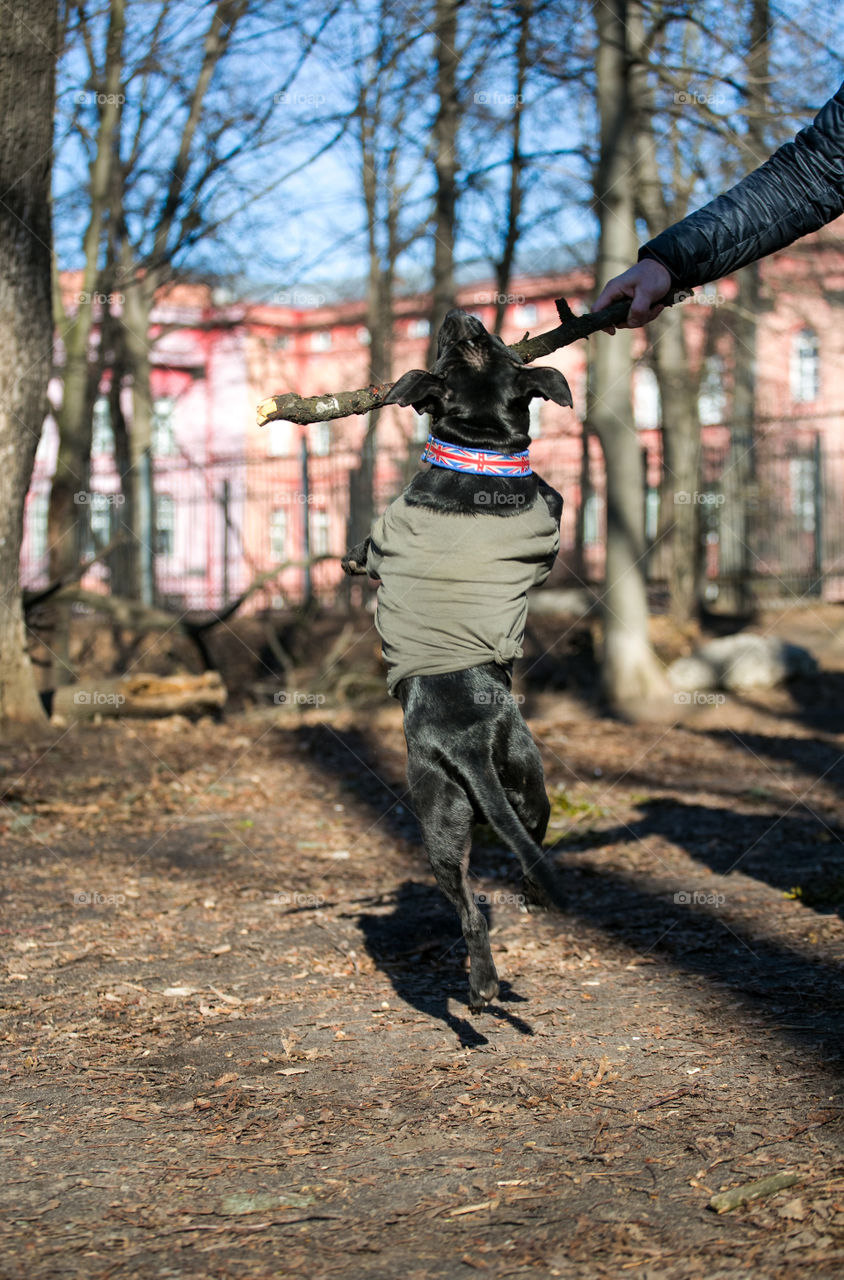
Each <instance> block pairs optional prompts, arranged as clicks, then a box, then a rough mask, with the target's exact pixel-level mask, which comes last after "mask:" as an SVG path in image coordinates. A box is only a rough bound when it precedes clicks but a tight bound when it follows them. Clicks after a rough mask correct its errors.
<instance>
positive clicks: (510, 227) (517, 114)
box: [492, 0, 533, 334]
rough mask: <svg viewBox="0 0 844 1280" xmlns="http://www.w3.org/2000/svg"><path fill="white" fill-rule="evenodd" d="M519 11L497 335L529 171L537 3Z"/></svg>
mask: <svg viewBox="0 0 844 1280" xmlns="http://www.w3.org/2000/svg"><path fill="white" fill-rule="evenodd" d="M516 12H517V15H518V21H519V38H518V44H517V47H516V75H515V81H514V83H515V93H514V95H513V96H514V98H515V102H514V104H513V121H512V125H511V146H510V190H509V192H508V196H507V218H506V222H505V226H504V243H503V245H502V247H501V257H500V258H499V260H498V262H497V263H496V267H495V282H496V285H497V293H496V298H495V322H494V324H493V328H492V331H493V333H497V334H500V333H501V328H502V325H503V324H504V316H505V313H506V311H507V294H508V291H509V285H510V276H511V274H512V271H513V261H514V259H515V256H516V245H517V244H518V242H519V234H520V231H521V226H520V219H521V214H522V198H523V195H524V191H523V188H522V182H523V174H524V168H525V158H524V154H523V152H522V108H523V106H524V99H525V86H526V83H527V78H528V74H529V72H530V65H529V62H528V37H529V35H530V20H531V16H532V13H533V0H519V2H518V3H517V5H516Z"/></svg>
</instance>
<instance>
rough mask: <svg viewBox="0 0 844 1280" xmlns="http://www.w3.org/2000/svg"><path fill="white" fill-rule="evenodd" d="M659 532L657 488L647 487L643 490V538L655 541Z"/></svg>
mask: <svg viewBox="0 0 844 1280" xmlns="http://www.w3.org/2000/svg"><path fill="white" fill-rule="evenodd" d="M658 532H659V489H651V488H648V489H647V490H646V492H645V538H646V539H647V541H648V542H655V541H656V535H657V533H658Z"/></svg>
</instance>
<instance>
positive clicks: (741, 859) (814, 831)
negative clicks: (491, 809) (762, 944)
mask: <svg viewBox="0 0 844 1280" xmlns="http://www.w3.org/2000/svg"><path fill="white" fill-rule="evenodd" d="M639 809H640V810H641V811H642V813H643V815H644V816H643V817H642V818H640V819H639V820H638V821H634V822H630V823H622V824H620V825H619V826H616V827H612V828H610V829H601V830H598V831H590V832H587V833H584V834H583V835H581V836H577V835H575V836H572V837H571V838H570V839H567V840H566V841H565V843H564V844H562V845H561V846H560V847H559V848H558V849H557V850H556V851H557V852H558V853H559V852H568V851H572V852H573V851H583V850H586V849H593V848H601V847H603V846H605V845H610V844H615V843H617V842H618V841H620V840H630V839H632V840H638V841H640V842H641V843H642V844H643V845H644V846H645V848H647V846H648V840H649V839H650V838H652V837H659V838H661V839H665V840H670V841H671V842H672V843H673V844H676V845H678V846H680V847H681V848H682V849H684V850H685V851H686V853H688V855H689V857H691V858H694V860H695V861H696V862H699V863H701V865H702V866H703V867H706V868H708V869H709V870H710V871H714V872H716V874H718V875H722V876H725V875H729V873H730V872H732V871H741V872H742V873H743V874H744V875H747V876H751V877H752V878H753V879H755V880H761V881H763V882H764V883H765V884H769V885H771V886H772V887H773V888H774V889H781V890H782V891H783V892H785V893H789V892H791V891H792V890H793V889H795V887H800V888H803V889H805V888H806V887H807V886H809V888H810V894H811V896H810V897H808V898H804V901H806V902H807V903H809V902H810V903H811V905H812V906H813V907H815V908H816V909H823V907H824V902H823V900H822V892H821V891H822V888H823V886H824V885H826V886H828V889H829V893H830V897H829V899H828V901H827V902H826V904H825V905H826V909H828V910H834V909H835V908H836V906H839V908H840V909H841V910H844V904H839V903H838V902H837V901H836V900H835V890H836V886H837V884H838V882H839V881H842V883H844V858H842V854H844V837H842V833H841V831H840V829H838V828H837V827H835V826H833V825H831V824H830V823H829V822H827V821H826V820H825V819H824V818H822V817H819V816H818V815H816V814H815V813H813V812H811V811H810V810H806V809H804V808H802V807H801V806H795V807H794V809H793V810H792V811H791V812H790V813H785V814H783V813H776V812H771V811H770V810H766V811H765V812H763V813H736V812H735V811H734V810H732V809H729V808H726V807H721V806H713V805H701V804H689V803H687V802H685V801H683V800H676V799H674V798H672V797H666V798H664V799H660V798H654V799H650V800H646V801H643V802H641V803H640V804H639ZM683 887H685V886H683ZM695 887H696V886H693V885H692V886H689V888H692V889H693V888H695ZM801 896H802V895H801Z"/></svg>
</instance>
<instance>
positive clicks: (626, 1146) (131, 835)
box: [0, 610, 844, 1280]
mask: <svg viewBox="0 0 844 1280" xmlns="http://www.w3.org/2000/svg"><path fill="white" fill-rule="evenodd" d="M789 628H790V631H789ZM781 629H782V630H783V632H784V633H785V632H788V633H789V635H790V637H791V638H800V637H804V636H805V635H806V634H807V631H808V632H810V633H811V634H810V635H809V643H810V647H813V648H814V649H815V650H816V652H817V651H819V652H820V656H821V659H822V662H823V667H824V670H823V672H822V674H821V675H820V676H819V677H818V678H817V679H815V680H806V681H804V682H802V683H801V684H800V685H794V686H791V687H789V688H788V689H787V690H779V691H775V692H773V693H771V694H768V695H765V696H764V697H761V696H760V697H757V698H754V699H738V698H734V697H731V698H729V699H728V700H727V701H726V703H724V704H723V705H701V706H699V707H693V708H691V713H690V714H688V715H687V717H686V718H685V719H684V720H682V721H680V720H678V722H677V723H676V724H673V725H666V724H663V725H659V726H652V727H643V726H641V725H640V726H633V725H626V724H623V723H619V722H616V721H613V720H611V719H609V718H606V717H604V716H602V715H601V714H599V713H598V712H596V711H595V709H594V707H593V706H592V705H591V704H590V702H589V700H588V699H587V698H585V697H584V696H582V692H581V691H579V690H578V688H577V687H575V685H570V686H569V687H568V688H561V689H560V690H558V691H555V692H544V693H543V692H540V691H537V690H536V689H532V690H529V691H528V693H527V701H526V704H525V710H526V713H527V715H528V717H529V720H530V723H531V727H532V729H533V731H534V734H535V736H536V738H537V740H538V742H539V743H540V744H541V747H542V751H543V755H544V759H545V764H546V770H547V778H548V785H549V791H550V793H551V795H552V798H553V806H554V807H553V817H552V829H551V831H550V832H549V837H550V838H551V840H552V842H553V843H554V845H555V856H556V859H557V865H558V867H559V871H560V875H561V877H562V880H563V883H564V884H565V886H566V887H567V893H568V909H567V910H566V912H565V913H564V914H546V913H542V914H539V915H534V914H527V913H525V912H524V911H523V910H522V909H521V902H520V899H519V887H520V886H519V878H518V875H517V874H516V868H515V866H514V863H513V860H512V859H511V858H510V856H509V854H508V853H507V852H506V851H505V850H503V849H501V848H500V847H499V846H498V845H497V844H496V843H495V841H494V840H493V839H492V837H491V836H490V835H489V834H488V833H485V832H483V831H480V832H479V834H478V840H477V843H476V848H475V852H474V855H473V869H474V873H475V875H476V878H477V890H478V892H479V893H483V894H485V896H486V901H487V908H486V909H487V910H488V913H489V920H490V926H491V933H492V943H493V949H494V954H495V957H496V962H497V964H498V967H499V972H500V974H501V977H502V980H503V983H502V996H501V999H500V1000H499V1001H498V1002H497V1003H496V1004H495V1005H494V1006H492V1007H491V1009H490V1011H489V1012H487V1013H484V1014H482V1015H478V1016H473V1015H471V1014H470V1013H469V1011H468V1009H467V1005H466V994H467V993H466V980H465V972H464V968H465V952H464V948H463V944H462V940H461V938H460V931H459V926H458V923H457V919H456V917H455V916H454V915H453V913H452V911H451V909H450V908H449V907H448V906H447V904H445V902H444V901H443V900H442V899H441V898H440V895H439V893H438V891H437V890H436V888H435V886H434V883H433V879H432V876H431V874H430V871H429V869H428V866H427V861H426V859H425V856H424V852H423V850H422V848H421V846H420V843H419V839H418V835H417V831H416V826H415V821H414V819H413V817H412V815H411V814H410V813H409V812H408V809H407V807H406V804H405V798H404V780H403V769H404V746H403V737H402V732H401V721H400V712H399V709H398V708H397V707H396V706H394V705H391V704H389V703H388V702H387V701H386V700H385V699H383V698H382V699H381V700H380V701H379V700H376V701H375V702H373V703H372V704H371V705H369V706H368V707H367V708H365V709H359V710H357V711H354V710H343V709H338V708H332V707H331V706H330V705H329V704H328V703H326V704H325V705H319V706H313V705H307V704H305V703H295V702H294V701H293V700H291V699H288V700H287V702H286V703H285V704H284V705H282V706H274V705H273V706H264V707H253V708H251V709H249V708H246V709H244V710H243V711H241V712H236V713H234V714H232V715H230V716H228V717H227V718H226V720H225V722H224V723H221V724H217V723H213V722H211V721H210V720H203V721H200V722H198V723H195V724H191V723H189V722H188V721H186V720H183V719H177V718H171V719H169V720H159V721H150V722H132V723H130V722H122V721H120V720H114V721H103V723H101V724H93V725H76V726H73V725H65V726H63V727H58V728H55V729H54V730H53V731H52V734H51V738H50V739H49V740H48V741H47V742H45V743H43V744H41V745H39V746H37V747H36V746H30V747H27V748H15V749H12V748H6V749H3V750H2V752H0V764H1V765H2V780H1V785H0V792H1V793H2V807H1V808H0V818H2V821H3V824H4V826H5V833H4V837H3V841H2V891H3V897H4V900H5V903H4V912H3V921H4V923H3V932H4V935H5V939H6V943H5V946H4V948H3V955H4V960H5V962H6V972H5V975H4V978H3V1007H4V1018H3V1028H2V1040H0V1074H2V1080H3V1100H2V1116H3V1127H2V1168H3V1170H4V1176H3V1179H2V1186H0V1203H2V1225H0V1275H2V1276H3V1277H4V1278H6V1277H9V1278H11V1277H27V1280H44V1278H47V1277H66V1276H73V1275H77V1274H78V1275H84V1276H87V1277H92V1278H94V1280H107V1278H108V1280H123V1278H124V1277H182V1276H185V1277H188V1276H189V1277H220V1278H222V1277H226V1278H228V1277H232V1278H234V1277H238V1278H243V1280H258V1278H260V1280H264V1278H267V1280H269V1278H270V1277H302V1278H303V1280H304V1278H305V1277H313V1276H332V1277H334V1276H336V1277H340V1278H342V1280H355V1278H356V1277H359V1276H367V1277H368V1276H372V1277H376V1278H379V1280H380V1278H381V1277H384V1278H385V1280H386V1278H390V1280H392V1278H393V1277H397V1276H400V1277H402V1278H403V1280H428V1278H429V1277H449V1278H451V1277H463V1276H470V1275H474V1274H482V1275H483V1274H485V1275H490V1276H522V1275H537V1276H542V1277H545V1276H561V1277H566V1278H568V1277H608V1278H609V1277H611V1278H612V1280H618V1278H619V1277H624V1276H631V1277H634V1278H635V1280H663V1278H664V1280H693V1278H696V1277H700V1278H701V1280H704V1277H706V1278H712V1280H717V1278H718V1277H725V1276H737V1275H744V1274H753V1275H756V1276H761V1277H766V1278H778V1277H791V1276H794V1275H798V1274H805V1275H807V1276H811V1277H827V1276H829V1277H832V1276H838V1275H841V1274H842V1272H844V1160H842V1145H841V1134H842V1095H841V1067H842V1058H841V1053H842V1039H843V1038H844V1019H842V1012H844V989H843V988H842V982H841V977H842V963H844V922H843V921H842V915H844V858H843V857H842V837H843V836H844V820H843V819H842V798H841V792H842V787H844V716H842V713H844V610H839V611H837V612H836V611H834V610H828V611H826V612H822V613H818V614H817V615H812V616H810V615H806V614H804V615H802V616H801V617H796V618H790V619H784V620H783V624H782V627H781ZM776 1174H788V1175H791V1179H790V1180H789V1179H783V1181H786V1182H789V1185H787V1186H783V1187H781V1188H780V1189H778V1190H775V1191H770V1190H769V1191H768V1192H767V1193H766V1194H763V1195H760V1196H759V1197H758V1198H756V1199H751V1200H749V1201H748V1202H747V1203H745V1204H742V1205H740V1206H739V1207H737V1208H735V1209H734V1210H732V1211H731V1212H725V1213H723V1214H718V1213H716V1212H715V1211H714V1210H713V1209H712V1208H710V1207H709V1202H710V1200H711V1198H712V1197H713V1195H715V1194H717V1193H718V1192H720V1191H722V1190H725V1189H731V1188H739V1187H743V1186H746V1185H747V1184H752V1183H755V1182H757V1181H759V1180H761V1179H766V1178H769V1177H770V1176H771V1175H776Z"/></svg>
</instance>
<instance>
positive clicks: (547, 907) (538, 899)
mask: <svg viewBox="0 0 844 1280" xmlns="http://www.w3.org/2000/svg"><path fill="white" fill-rule="evenodd" d="M522 896H523V899H524V900H523V903H522V910H523V911H529V912H531V913H533V912H538V911H558V910H559V906H558V904H557V903H556V902H555V901H554V900H553V898H551V897H550V895H549V894H548V893H547V892H546V890H545V889H543V887H542V885H541V884H537V882H536V881H535V880H529V879H528V878H527V877H525V878H524V879H523V880H522Z"/></svg>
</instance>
